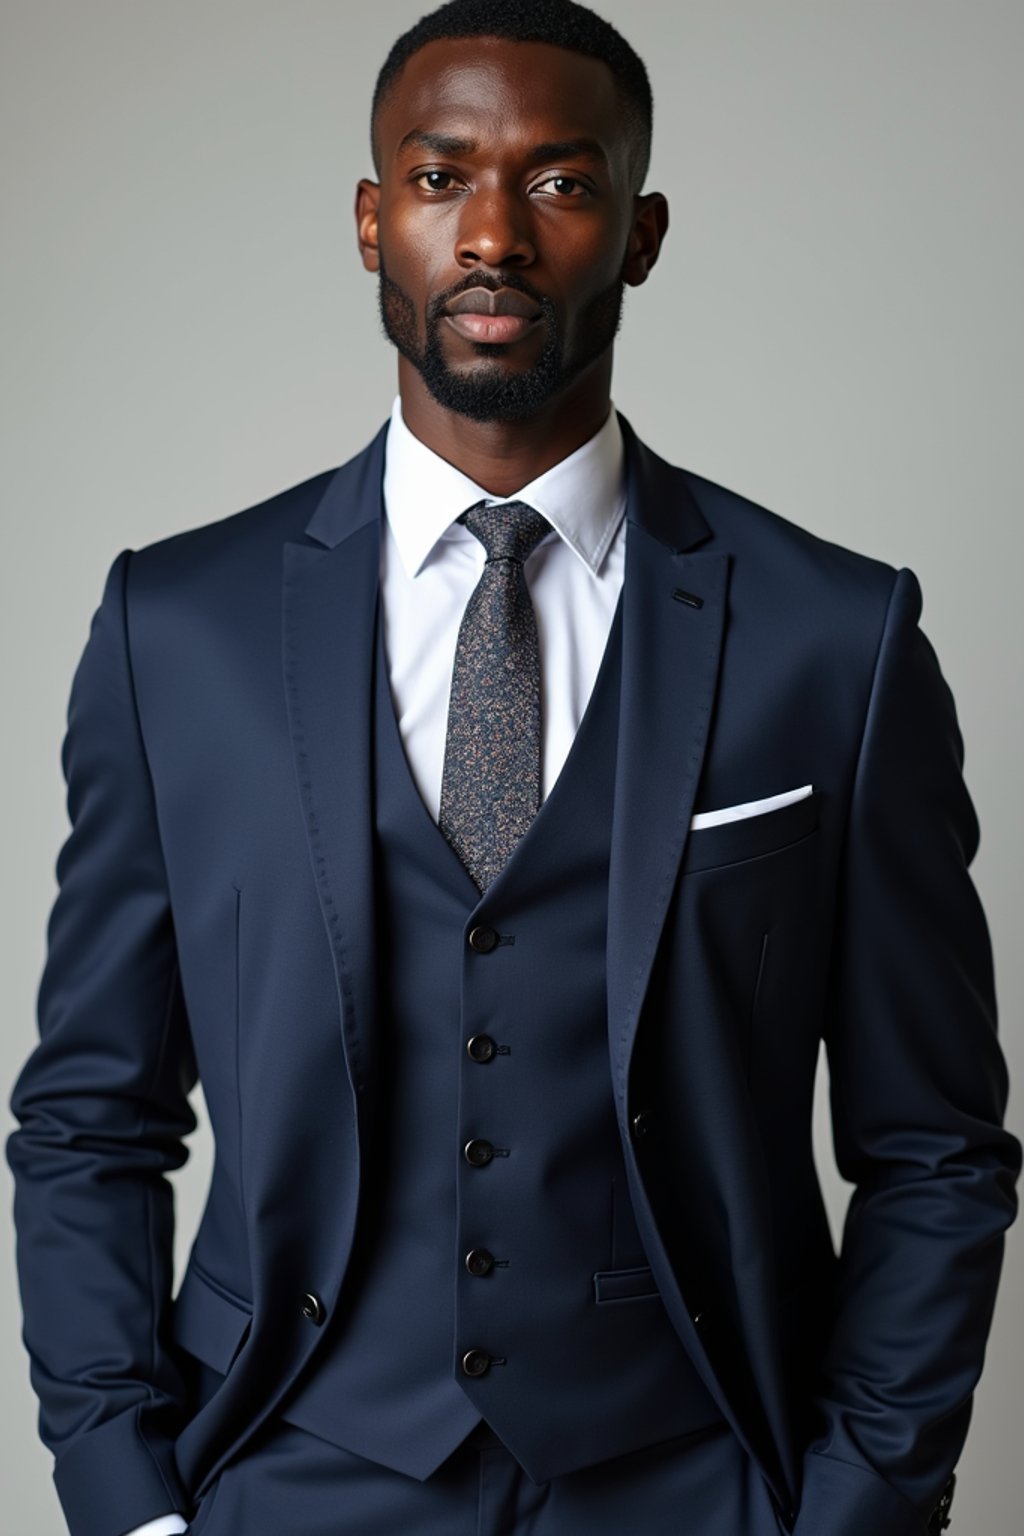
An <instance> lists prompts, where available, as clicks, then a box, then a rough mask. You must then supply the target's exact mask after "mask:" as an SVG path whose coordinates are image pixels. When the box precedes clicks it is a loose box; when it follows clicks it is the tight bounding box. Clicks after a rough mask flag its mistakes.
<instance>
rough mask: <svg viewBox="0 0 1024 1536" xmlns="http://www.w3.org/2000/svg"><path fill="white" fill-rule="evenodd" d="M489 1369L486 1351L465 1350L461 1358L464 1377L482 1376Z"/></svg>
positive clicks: (489, 1360)
mask: <svg viewBox="0 0 1024 1536" xmlns="http://www.w3.org/2000/svg"><path fill="white" fill-rule="evenodd" d="M490 1368H491V1357H490V1355H489V1354H488V1353H487V1351H486V1349H467V1350H466V1353H465V1354H464V1355H463V1357H462V1372H463V1375H465V1376H483V1375H485V1374H486V1372H487V1371H489V1370H490Z"/></svg>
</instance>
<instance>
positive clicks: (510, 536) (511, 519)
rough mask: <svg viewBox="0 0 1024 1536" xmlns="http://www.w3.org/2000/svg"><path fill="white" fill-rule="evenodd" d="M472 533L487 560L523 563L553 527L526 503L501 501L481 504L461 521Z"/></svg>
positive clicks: (463, 516)
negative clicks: (484, 551)
mask: <svg viewBox="0 0 1024 1536" xmlns="http://www.w3.org/2000/svg"><path fill="white" fill-rule="evenodd" d="M459 522H460V523H465V525H466V527H467V528H468V529H469V531H470V533H472V534H474V535H475V536H476V538H478V539H479V540H480V543H481V544H482V545H483V547H484V549H485V550H486V551H487V558H488V560H518V561H520V563H522V562H523V561H524V560H526V559H527V557H528V556H529V555H530V554H531V553H532V552H533V550H534V549H536V547H537V545H538V544H539V543H540V541H541V539H542V538H543V537H544V535H545V534H546V533H550V532H551V524H550V523H549V522H548V520H547V518H546V517H544V516H543V514H542V513H540V512H538V511H537V509H536V508H535V507H531V506H528V505H527V503H526V502H525V501H502V502H499V504H498V505H497V506H492V507H489V506H488V505H487V503H486V502H484V501H478V502H477V503H476V505H475V506H472V507H470V508H469V509H468V510H467V511H465V512H463V514H462V516H461V517H460V518H459Z"/></svg>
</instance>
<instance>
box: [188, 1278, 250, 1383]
mask: <svg viewBox="0 0 1024 1536" xmlns="http://www.w3.org/2000/svg"><path fill="white" fill-rule="evenodd" d="M251 1322H252V1308H251V1307H250V1306H249V1305H248V1304H247V1303H246V1302H245V1301H243V1300H242V1298H241V1297H237V1298H232V1297H230V1296H228V1294H227V1293H226V1292H225V1291H224V1290H223V1289H222V1288H221V1287H220V1286H217V1285H215V1284H214V1283H213V1282H211V1281H208V1280H206V1279H205V1278H204V1276H203V1275H202V1274H200V1272H199V1270H198V1269H197V1268H196V1266H195V1264H194V1263H191V1264H189V1266H188V1268H187V1269H186V1271H185V1275H184V1278H183V1280H182V1282H181V1289H180V1290H179V1291H178V1294H177V1296H176V1297H175V1298H174V1314H173V1321H172V1324H171V1332H172V1334H173V1336H174V1339H175V1341H176V1342H177V1343H178V1344H180V1345H181V1346H182V1348H183V1349H187V1350H188V1352H189V1354H190V1355H195V1356H196V1357H197V1358H198V1359H200V1360H202V1361H203V1362H204V1364H206V1365H212V1366H213V1368H214V1370H215V1371H220V1373H221V1375H222V1376H226V1375H227V1373H228V1371H229V1370H230V1369H231V1365H232V1362H233V1361H234V1358H235V1355H236V1354H237V1353H238V1350H239V1348H240V1347H241V1345H242V1343H243V1341H244V1339H245V1336H246V1334H247V1333H248V1331H249V1325H250V1323H251Z"/></svg>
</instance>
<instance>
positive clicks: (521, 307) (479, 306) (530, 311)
mask: <svg viewBox="0 0 1024 1536" xmlns="http://www.w3.org/2000/svg"><path fill="white" fill-rule="evenodd" d="M445 313H446V314H449V315H520V316H521V317H522V318H523V319H524V320H536V318H537V316H538V315H539V314H540V309H539V307H538V306H537V305H536V304H535V303H534V302H533V300H532V299H528V298H527V297H526V294H525V293H517V292H516V290H515V289H514V288H499V289H497V291H496V292H493V293H492V292H491V290H490V289H489V288H467V290H466V292H465V293H460V294H459V295H458V296H457V297H456V298H454V299H452V301H451V303H450V304H448V305H446V306H445Z"/></svg>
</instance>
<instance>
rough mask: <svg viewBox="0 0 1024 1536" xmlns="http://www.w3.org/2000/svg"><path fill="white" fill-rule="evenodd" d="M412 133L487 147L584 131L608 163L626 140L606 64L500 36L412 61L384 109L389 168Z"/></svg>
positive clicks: (436, 46) (381, 130)
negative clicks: (445, 136)
mask: <svg viewBox="0 0 1024 1536" xmlns="http://www.w3.org/2000/svg"><path fill="white" fill-rule="evenodd" d="M413 128H422V129H427V130H433V131H435V132H439V131H442V130H443V131H445V132H449V133H453V134H454V133H460V134H461V135H463V136H472V138H473V139H474V140H476V141H477V142H478V143H480V144H481V145H486V144H487V143H488V142H491V143H492V144H493V143H494V142H495V141H497V140H499V139H500V140H501V141H503V142H504V141H506V140H515V139H516V138H517V137H522V139H523V141H524V143H525V141H526V140H531V141H532V140H534V139H535V138H536V137H537V134H538V132H542V134H543V137H545V138H561V137H568V136H569V131H570V130H571V134H572V136H575V137H578V136H579V135H580V134H581V133H584V132H585V133H587V134H588V135H590V136H592V137H594V138H596V139H598V140H599V141H600V143H601V144H602V145H603V146H604V148H605V149H606V151H607V153H608V155H609V158H611V157H612V156H613V155H616V154H617V153H619V152H620V146H621V152H624V146H625V138H626V130H625V124H624V123H623V120H622V107H621V102H620V99H619V96H618V91H617V89H616V84H615V77H614V75H613V74H612V71H611V69H610V68H609V66H608V65H607V64H605V63H604V62H603V60H601V59H594V58H589V57H588V56H586V55H585V54H579V53H573V52H571V51H570V50H569V49H567V48H557V47H555V46H553V45H552V44H550V43H532V42H531V43H520V42H511V41H508V40H507V39H505V38H496V37H461V38H444V39H439V40H437V41H434V42H430V43H426V44H424V46H423V47H422V48H420V49H418V50H417V51H416V53H414V54H413V55H412V57H411V58H410V59H408V60H407V61H406V63H405V65H404V67H403V69H402V71H401V73H400V74H399V75H398V77H397V79H396V80H394V81H393V82H392V84H391V86H390V88H389V89H388V91H387V93H386V95H385V97H384V99H383V101H382V103H381V108H380V115H379V119H378V125H377V132H378V138H379V142H380V146H381V151H382V158H383V160H384V161H385V162H386V161H388V160H390V159H391V158H392V157H393V156H394V154H395V152H396V149H397V147H398V145H399V144H400V143H401V141H402V139H403V137H404V136H405V135H406V134H407V133H408V132H409V131H410V130H411V129H413Z"/></svg>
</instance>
